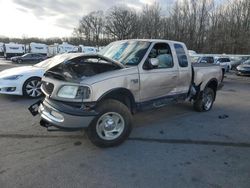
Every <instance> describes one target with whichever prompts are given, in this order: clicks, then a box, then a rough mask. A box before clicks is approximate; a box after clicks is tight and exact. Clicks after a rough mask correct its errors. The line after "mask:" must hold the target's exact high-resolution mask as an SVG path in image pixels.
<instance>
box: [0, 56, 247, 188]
mask: <svg viewBox="0 0 250 188" xmlns="http://www.w3.org/2000/svg"><path fill="white" fill-rule="evenodd" d="M15 66H22V65H17V64H11V63H10V62H9V61H5V60H3V59H1V60H0V70H3V69H6V68H10V67H15ZM249 93H250V77H238V76H235V75H234V74H233V73H229V74H227V77H226V78H225V82H224V87H223V89H222V90H221V91H218V93H217V98H216V101H215V104H214V107H213V109H212V110H211V111H209V112H206V113H198V112H195V111H194V110H193V108H192V105H191V104H190V103H188V102H187V103H180V104H175V105H170V106H167V107H164V108H161V109H158V110H154V111H148V112H143V113H139V114H137V115H136V116H134V129H133V131H132V133H131V135H130V137H129V139H128V140H127V141H126V142H125V143H123V144H122V145H120V146H118V147H114V148H106V149H100V148H98V147H96V146H94V145H93V144H91V143H90V141H89V140H88V139H87V137H86V135H85V134H84V132H81V131H80V132H47V130H46V129H44V128H42V127H40V126H39V117H35V118H34V117H32V116H31V114H30V113H29V112H28V109H27V108H28V106H29V105H30V104H32V103H34V102H35V101H36V100H31V99H27V98H24V97H21V96H7V95H0V187H1V188H15V187H21V188H34V187H36V188H39V187H42V188H44V187H53V188H56V187H58V188H64V187H70V188H74V187H81V188H83V187H87V188H90V187H98V188H101V187H105V188H106V187H108V188H112V187H117V188H120V187H122V188H123V187H124V188H132V187H136V188H137V187H138V188H147V187H154V188H156V187H157V188H161V187H162V188H166V187H176V188H179V187H181V188H183V187H185V188H186V187H197V188H200V187H202V188H209V187H211V188H220V187H226V188H231V187H232V188H234V187H237V188H238V187H241V188H249V187H250V123H249V120H250V119H249V118H250V113H249V112H250V100H249V99H250V98H249V97H250V95H249Z"/></svg>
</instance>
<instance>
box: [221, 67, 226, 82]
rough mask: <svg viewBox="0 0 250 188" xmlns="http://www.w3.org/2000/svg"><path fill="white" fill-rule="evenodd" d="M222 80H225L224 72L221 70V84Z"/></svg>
mask: <svg viewBox="0 0 250 188" xmlns="http://www.w3.org/2000/svg"><path fill="white" fill-rule="evenodd" d="M224 78H225V70H222V78H221V82H223V80H224Z"/></svg>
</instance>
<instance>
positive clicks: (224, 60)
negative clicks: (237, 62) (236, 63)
mask: <svg viewBox="0 0 250 188" xmlns="http://www.w3.org/2000/svg"><path fill="white" fill-rule="evenodd" d="M215 64H219V65H221V66H222V67H225V69H226V72H228V71H229V70H231V67H232V66H231V60H230V58H229V57H215Z"/></svg>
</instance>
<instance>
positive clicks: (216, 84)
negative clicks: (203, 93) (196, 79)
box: [206, 79, 218, 96]
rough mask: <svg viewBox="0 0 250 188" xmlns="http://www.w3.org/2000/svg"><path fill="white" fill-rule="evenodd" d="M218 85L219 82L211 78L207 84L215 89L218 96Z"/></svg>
mask: <svg viewBox="0 0 250 188" xmlns="http://www.w3.org/2000/svg"><path fill="white" fill-rule="evenodd" d="M217 86H218V82H217V80H216V79H213V80H210V81H209V82H208V83H207V85H206V87H209V88H211V89H212V90H214V94H215V96H216V91H217Z"/></svg>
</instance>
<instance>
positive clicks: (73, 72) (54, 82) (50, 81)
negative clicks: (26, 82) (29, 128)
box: [29, 55, 122, 130]
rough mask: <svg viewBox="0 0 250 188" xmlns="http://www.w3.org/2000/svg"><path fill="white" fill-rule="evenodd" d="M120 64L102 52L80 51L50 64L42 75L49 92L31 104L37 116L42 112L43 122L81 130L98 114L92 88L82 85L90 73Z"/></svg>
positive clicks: (33, 112) (108, 69)
mask: <svg viewBox="0 0 250 188" xmlns="http://www.w3.org/2000/svg"><path fill="white" fill-rule="evenodd" d="M121 68H122V67H121V66H119V64H116V63H114V62H112V60H111V61H109V60H108V59H106V58H104V57H102V56H100V55H79V56H78V57H75V56H74V58H72V59H71V58H67V59H66V60H64V61H63V62H62V63H60V64H57V65H55V66H54V67H52V68H49V69H48V70H47V71H46V73H45V74H44V77H43V79H42V86H41V89H42V91H43V93H44V94H45V95H46V97H45V99H43V100H39V101H37V102H36V103H34V104H33V105H31V106H30V107H29V111H30V112H31V114H32V115H33V116H35V115H37V114H40V116H41V121H40V125H41V126H43V127H46V128H47V129H48V130H51V128H52V127H53V128H59V129H63V130H79V129H84V128H86V127H88V126H89V124H90V123H91V121H92V120H93V119H94V118H95V116H96V115H97V114H98V113H97V112H96V111H95V110H94V106H95V103H94V102H87V101H88V99H89V101H90V95H91V88H90V86H88V85H82V84H81V81H83V80H84V79H85V78H87V77H91V76H94V75H96V74H101V73H104V72H107V71H112V70H117V69H121Z"/></svg>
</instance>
